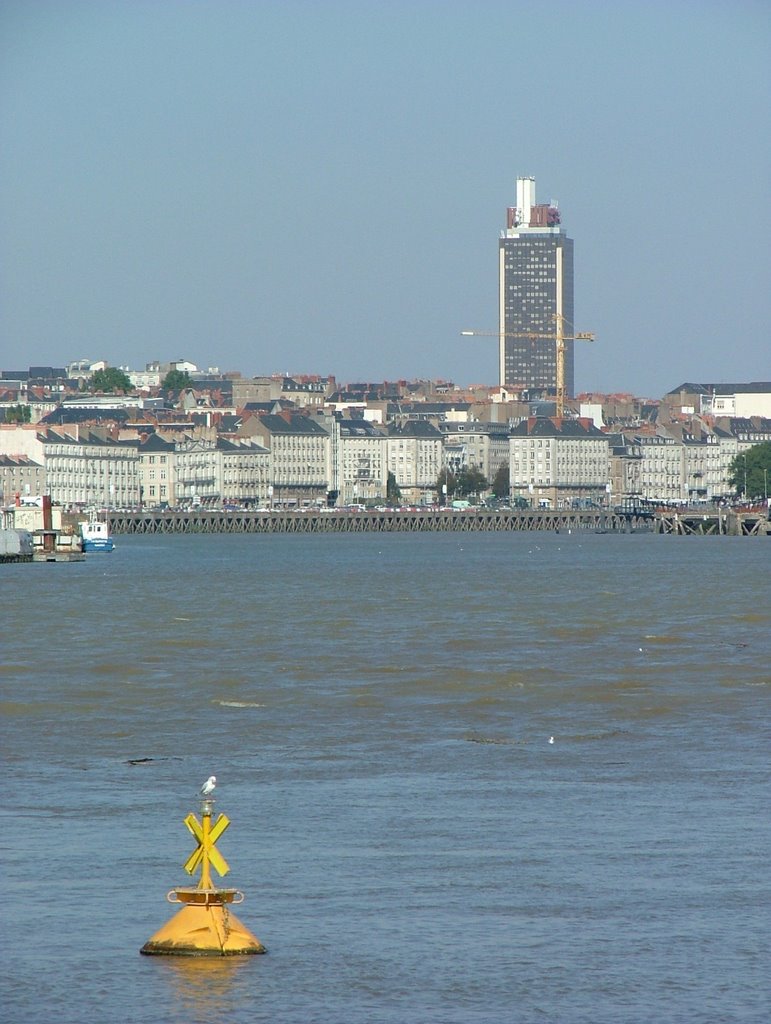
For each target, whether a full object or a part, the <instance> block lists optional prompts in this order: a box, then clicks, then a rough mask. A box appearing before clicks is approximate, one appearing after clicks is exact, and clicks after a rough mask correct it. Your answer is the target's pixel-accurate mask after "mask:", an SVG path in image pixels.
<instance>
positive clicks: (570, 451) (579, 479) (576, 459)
mask: <svg viewBox="0 0 771 1024" xmlns="http://www.w3.org/2000/svg"><path fill="white" fill-rule="evenodd" d="M609 453H610V448H609V443H608V435H607V434H603V433H602V431H601V430H598V428H597V427H595V426H594V425H593V424H592V423H591V422H590V421H589V420H565V419H552V418H549V417H545V416H544V417H531V418H530V419H528V420H523V421H522V422H521V423H519V424H518V425H517V426H515V427H512V430H511V435H510V437H509V481H510V490H511V495H512V497H524V498H527V499H528V500H529V501H530V502H531V504H532V505H534V506H535V507H541V508H567V507H570V505H571V504H572V503H573V502H574V501H576V500H578V499H580V500H587V499H588V500H591V501H595V502H597V503H606V502H607V496H608V488H607V485H608V458H609Z"/></svg>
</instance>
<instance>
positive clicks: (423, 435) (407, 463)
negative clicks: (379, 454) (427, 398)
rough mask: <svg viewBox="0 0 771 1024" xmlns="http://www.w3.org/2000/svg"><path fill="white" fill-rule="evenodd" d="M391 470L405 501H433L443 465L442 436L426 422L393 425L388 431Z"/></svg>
mask: <svg viewBox="0 0 771 1024" xmlns="http://www.w3.org/2000/svg"><path fill="white" fill-rule="evenodd" d="M387 437H388V447H387V451H388V471H389V472H390V473H393V475H394V478H395V480H396V483H397V484H398V485H399V488H400V490H401V493H402V497H403V498H404V499H405V501H408V502H410V503H414V504H420V503H422V502H427V501H432V500H433V498H434V496H435V491H434V488H435V487H436V482H437V480H438V479H439V474H440V473H441V471H442V468H443V465H444V459H443V453H442V434H441V432H440V431H439V430H438V429H437V428H436V427H435V426H434V425H433V424H432V423H429V422H427V421H425V420H406V421H405V422H403V423H391V424H390V425H389V426H388V428H387Z"/></svg>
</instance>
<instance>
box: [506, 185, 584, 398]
mask: <svg viewBox="0 0 771 1024" xmlns="http://www.w3.org/2000/svg"><path fill="white" fill-rule="evenodd" d="M498 282H499V285H498V296H499V299H498V330H499V332H500V348H499V357H498V358H499V381H500V384H501V385H502V386H505V387H508V388H511V389H516V390H518V391H520V392H521V391H525V390H527V391H529V393H530V395H531V397H539V396H541V397H545V396H548V395H555V394H556V392H557V343H556V341H552V340H551V339H546V338H541V339H533V338H527V337H514V335H517V334H521V335H526V334H528V333H531V332H532V333H533V334H552V335H553V334H554V333H555V332H556V330H557V319H556V318H557V317H564V321H563V323H564V322H566V327H565V334H570V333H572V330H573V239H572V238H568V237H567V235H566V234H565V232H564V231H563V230H562V227H561V226H560V212H559V208H558V206H557V203H556V201H554V200H552V201H551V202H550V203H541V204H539V203H536V199H535V178H517V205H516V206H510V207H509V208H508V210H507V212H506V230H505V231H502V232H501V237H500V240H499V253H498ZM507 335H508V337H507ZM564 345H565V393H566V394H567V395H569V396H572V394H573V382H574V371H573V342H572V341H565V343H564Z"/></svg>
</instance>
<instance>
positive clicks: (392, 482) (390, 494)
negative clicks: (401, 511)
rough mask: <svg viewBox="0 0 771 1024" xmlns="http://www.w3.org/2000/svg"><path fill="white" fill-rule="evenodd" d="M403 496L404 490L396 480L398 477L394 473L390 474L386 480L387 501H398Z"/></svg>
mask: <svg viewBox="0 0 771 1024" xmlns="http://www.w3.org/2000/svg"><path fill="white" fill-rule="evenodd" d="M401 496H402V491H401V488H400V487H399V485H398V484H397V482H396V477H395V476H394V475H393V473H389V474H388V481H387V482H386V500H387V501H398V500H399V499H400V498H401Z"/></svg>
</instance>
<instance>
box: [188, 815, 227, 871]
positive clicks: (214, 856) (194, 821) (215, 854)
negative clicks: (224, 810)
mask: <svg viewBox="0 0 771 1024" xmlns="http://www.w3.org/2000/svg"><path fill="white" fill-rule="evenodd" d="M185 824H186V825H187V827H188V828H189V829H190V832H191V833H192V834H193V837H194V838H195V839H197V840H198V846H197V848H196V849H195V850H193V852H192V853H191V854H190V856H189V857H188V858H187V860H186V861H185V871H187V873H188V874H189V875H192V874H194V873H195V871H196V870H197V868H198V867H199V866H200V864H201V861H202V860H203V855H204V833H203V826H202V825H201V823H200V822H199V820H198V818H196V816H195V815H194V814H192V813H191V814H188V816H187V817H186V818H185ZM229 824H230V818H228V817H227V815H225V814H220V816H219V817H218V818H217V820H216V821H215V822H214V824H213V825H212V827H211V829H210V830H209V835H208V843H207V844H206V846H207V850H206V854H207V856H208V858H209V863H210V864H211V866H212V867H213V868H214V869H215V871H217V873H218V874H219V875H226V874H227V873H228V871H230V865H229V864H228V862H227V861H226V860H225V858H224V857H223V856H222V854H221V853H220V852H219V850H218V849H217V847H216V846H215V845H214V844H215V843H216V842H217V840H218V839H219V837H220V836H221V835H222V833H223V832H224V831H225V829H226V828H227V827H228V825H229Z"/></svg>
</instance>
